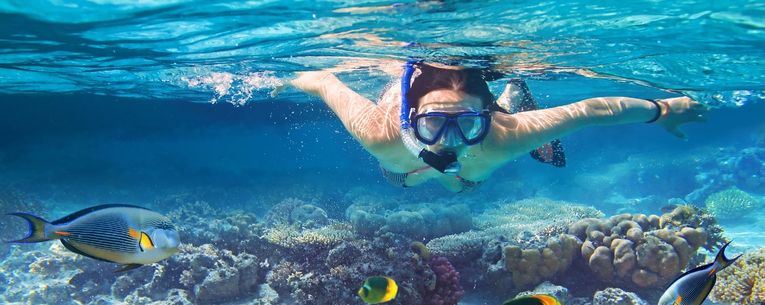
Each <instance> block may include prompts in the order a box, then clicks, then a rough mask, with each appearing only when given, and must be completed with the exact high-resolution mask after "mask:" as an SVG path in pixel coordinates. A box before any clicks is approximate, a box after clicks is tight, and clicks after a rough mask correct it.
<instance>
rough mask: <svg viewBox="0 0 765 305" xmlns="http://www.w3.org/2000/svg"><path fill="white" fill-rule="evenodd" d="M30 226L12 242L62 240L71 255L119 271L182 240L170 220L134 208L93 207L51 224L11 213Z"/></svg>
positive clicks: (154, 258)
mask: <svg viewBox="0 0 765 305" xmlns="http://www.w3.org/2000/svg"><path fill="white" fill-rule="evenodd" d="M8 215H12V216H18V217H21V218H23V219H24V220H26V221H27V222H28V223H29V235H28V236H27V237H25V238H22V239H19V240H14V241H11V242H12V243H37V242H43V241H49V240H56V239H58V240H60V241H61V243H62V244H63V245H64V247H66V248H67V249H69V250H70V251H72V252H75V253H78V254H81V255H84V256H87V257H90V258H94V259H97V260H102V261H107V262H113V263H117V264H122V265H123V266H122V267H121V268H120V269H118V270H116V272H121V271H127V270H130V269H135V268H138V267H140V266H142V265H145V264H153V263H156V262H158V261H161V260H163V259H165V258H168V257H170V256H171V255H173V254H174V253H175V252H177V251H178V245H179V244H180V238H179V236H178V231H176V230H175V227H174V226H173V225H172V223H171V222H170V219H169V218H167V217H165V216H162V215H160V214H159V213H157V212H154V211H151V210H148V209H145V208H142V207H138V206H133V205H124V204H106V205H99V206H94V207H90V208H87V209H84V210H81V211H78V212H75V213H73V214H71V215H68V216H66V217H64V218H61V219H59V220H56V221H53V222H48V221H46V220H44V219H42V218H40V217H37V216H35V215H32V214H27V213H11V214H8Z"/></svg>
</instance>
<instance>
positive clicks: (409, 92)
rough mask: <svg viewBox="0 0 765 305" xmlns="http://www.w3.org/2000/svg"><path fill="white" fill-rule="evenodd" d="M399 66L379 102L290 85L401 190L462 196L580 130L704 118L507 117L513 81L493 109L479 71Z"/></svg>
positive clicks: (304, 82)
mask: <svg viewBox="0 0 765 305" xmlns="http://www.w3.org/2000/svg"><path fill="white" fill-rule="evenodd" d="M402 66H404V69H403V77H402V79H401V86H391V87H390V88H388V89H387V90H386V91H385V92H384V93H383V95H382V97H381V99H380V101H379V102H378V103H374V102H372V101H370V100H369V99H367V98H365V97H363V96H361V95H359V94H358V93H356V92H354V91H353V90H351V89H350V88H348V87H347V86H346V85H345V84H343V83H342V82H341V81H340V80H338V79H337V78H336V77H335V76H334V75H333V74H332V73H330V72H326V71H316V72H303V73H300V74H299V75H298V77H297V78H295V79H293V80H291V81H290V84H291V85H292V86H294V87H295V88H297V89H299V90H302V91H303V92H306V93H308V94H311V95H315V96H318V97H320V98H321V99H322V100H323V101H324V102H325V103H326V104H327V105H328V106H329V107H330V109H332V111H333V112H334V113H335V114H336V115H337V116H338V118H340V121H341V122H342V123H343V125H344V126H345V128H346V129H347V130H348V132H350V134H351V135H352V136H353V137H354V138H355V139H356V140H357V141H358V142H359V143H361V145H362V146H364V148H365V149H366V150H367V151H368V152H369V153H371V154H372V155H373V156H375V158H377V160H378V161H379V162H380V167H381V169H382V171H383V174H384V176H385V177H386V178H387V179H388V180H389V181H390V182H392V183H395V184H397V185H401V186H404V187H407V186H415V185H418V184H421V183H423V182H425V181H428V180H431V179H435V180H436V181H438V182H439V183H441V184H442V185H443V186H444V187H446V188H447V189H449V190H451V191H454V192H462V191H468V190H471V189H473V188H475V187H476V186H477V185H478V184H480V182H481V181H484V180H485V179H487V178H488V177H489V176H490V175H491V173H493V172H494V171H495V170H496V169H498V168H500V167H501V166H502V165H504V164H505V163H507V162H509V161H511V160H513V159H515V158H517V157H518V156H521V155H524V154H526V153H528V152H529V151H532V150H535V149H537V148H538V147H540V145H544V144H546V143H549V142H551V141H553V140H554V139H557V138H560V137H562V136H565V135H567V134H569V133H572V132H574V131H576V130H579V129H581V128H583V127H587V126H595V125H615V124H627V123H638V122H650V123H655V124H659V125H661V126H662V127H664V128H665V129H667V130H668V131H669V132H671V133H672V134H674V135H676V136H678V137H684V135H683V133H682V132H681V131H680V130H679V129H678V126H679V125H682V124H684V123H688V122H693V121H703V120H704V117H703V115H704V113H705V112H706V109H705V107H704V106H703V105H701V104H699V103H697V102H695V101H692V100H691V99H689V98H687V97H679V98H670V99H663V100H644V99H637V98H628V97H600V98H590V99H586V100H583V101H579V102H576V103H572V104H569V105H565V106H559V107H555V108H549V109H543V110H532V111H524V112H518V113H514V114H511V113H510V112H511V111H508V110H509V109H508V108H518V106H519V105H520V104H521V103H522V102H523V97H524V94H523V93H524V92H523V90H522V89H523V88H522V85H519V84H520V83H518V82H511V83H510V84H509V85H508V87H506V89H505V91H504V92H503V93H502V95H501V96H500V97H499V98H498V99H497V101H495V100H494V97H493V95H492V94H491V92H490V91H489V88H488V85H487V84H486V82H485V80H484V75H483V73H482V71H480V70H475V69H463V68H459V67H450V66H443V65H437V64H425V63H422V62H408V63H407V64H406V65H402ZM400 70H401V69H399V71H400ZM399 71H397V72H399ZM402 93H403V94H402ZM502 104H505V105H504V107H503V106H502ZM521 108H522V107H521ZM553 143H555V142H553ZM547 145H550V144H547ZM548 148H549V147H548ZM548 150H549V149H548Z"/></svg>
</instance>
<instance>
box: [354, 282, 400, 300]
mask: <svg viewBox="0 0 765 305" xmlns="http://www.w3.org/2000/svg"><path fill="white" fill-rule="evenodd" d="M397 293H398V285H396V281H394V280H393V279H392V278H389V277H387V276H372V277H369V278H367V279H366V280H365V281H364V283H363V284H362V285H361V288H359V292H358V294H359V296H360V297H361V300H363V301H364V303H367V304H380V303H385V302H388V301H390V300H393V299H394V298H396V294H397Z"/></svg>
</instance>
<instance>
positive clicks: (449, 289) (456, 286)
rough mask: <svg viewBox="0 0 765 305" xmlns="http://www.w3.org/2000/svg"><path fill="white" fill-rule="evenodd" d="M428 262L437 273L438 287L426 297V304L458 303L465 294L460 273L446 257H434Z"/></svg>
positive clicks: (445, 304) (450, 304) (449, 304)
mask: <svg viewBox="0 0 765 305" xmlns="http://www.w3.org/2000/svg"><path fill="white" fill-rule="evenodd" d="M428 264H429V265H430V269H432V270H433V272H434V273H435V274H436V289H434V290H433V291H431V292H430V293H429V294H428V295H427V296H426V297H425V305H457V303H458V302H459V301H460V299H462V296H463V295H464V294H465V290H463V289H462V286H460V273H459V272H457V270H455V269H454V266H452V264H451V263H449V260H447V259H446V258H445V257H440V256H438V257H433V258H431V259H430V262H429V263H428Z"/></svg>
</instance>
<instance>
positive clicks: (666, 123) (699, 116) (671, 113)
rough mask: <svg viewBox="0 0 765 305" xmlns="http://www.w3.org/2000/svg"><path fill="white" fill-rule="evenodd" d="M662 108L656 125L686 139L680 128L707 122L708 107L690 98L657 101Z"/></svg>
mask: <svg viewBox="0 0 765 305" xmlns="http://www.w3.org/2000/svg"><path fill="white" fill-rule="evenodd" d="M657 102H659V103H660V104H661V106H662V109H661V118H660V119H658V120H657V121H656V124H659V125H661V126H662V127H664V129H666V130H667V131H669V132H670V133H671V134H673V135H675V136H676V137H678V138H681V139H685V134H684V133H683V132H682V131H680V129H679V128H678V127H680V125H683V124H685V123H689V122H704V121H706V117H705V114H706V113H707V111H709V110H708V109H707V107H706V106H704V105H702V104H700V103H699V102H697V101H694V100H692V99H690V98H688V97H676V98H668V99H661V100H657Z"/></svg>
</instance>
